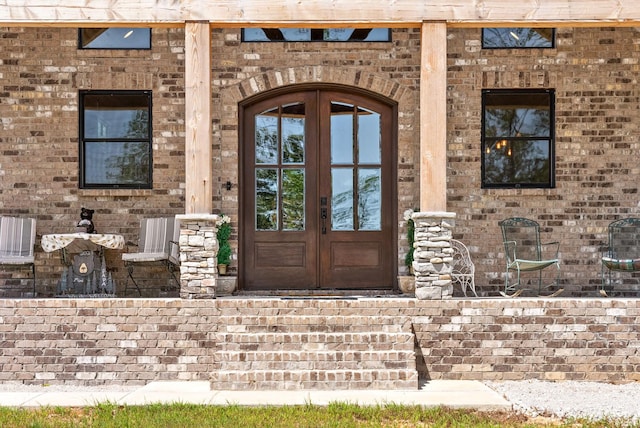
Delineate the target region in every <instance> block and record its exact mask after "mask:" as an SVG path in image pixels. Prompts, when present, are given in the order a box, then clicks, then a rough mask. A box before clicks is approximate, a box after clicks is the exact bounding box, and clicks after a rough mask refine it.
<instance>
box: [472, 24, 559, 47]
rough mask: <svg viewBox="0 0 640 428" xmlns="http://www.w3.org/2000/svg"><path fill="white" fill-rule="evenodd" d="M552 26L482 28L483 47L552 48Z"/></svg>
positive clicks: (553, 40)
mask: <svg viewBox="0 0 640 428" xmlns="http://www.w3.org/2000/svg"><path fill="white" fill-rule="evenodd" d="M555 33H556V32H555V29H554V28H529V27H518V28H513V27H504V28H483V29H482V48H483V49H532V48H554V47H555Z"/></svg>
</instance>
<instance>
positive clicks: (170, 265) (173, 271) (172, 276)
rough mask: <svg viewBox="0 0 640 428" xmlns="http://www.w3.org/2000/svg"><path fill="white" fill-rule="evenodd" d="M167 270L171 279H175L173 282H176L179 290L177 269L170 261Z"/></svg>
mask: <svg viewBox="0 0 640 428" xmlns="http://www.w3.org/2000/svg"><path fill="white" fill-rule="evenodd" d="M167 270H168V271H169V273H170V274H171V278H173V280H174V281H175V282H176V286H177V289H178V290H179V289H180V280H179V279H178V277H177V276H176V273H175V272H176V268H175V266H174V265H173V263H171V262H170V261H167Z"/></svg>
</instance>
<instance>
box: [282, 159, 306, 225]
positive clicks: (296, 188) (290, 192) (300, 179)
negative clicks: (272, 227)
mask: <svg viewBox="0 0 640 428" xmlns="http://www.w3.org/2000/svg"><path fill="white" fill-rule="evenodd" d="M282 230H304V169H302V168H300V169H285V170H283V171H282Z"/></svg>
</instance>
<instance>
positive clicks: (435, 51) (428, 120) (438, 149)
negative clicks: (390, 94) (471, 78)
mask: <svg viewBox="0 0 640 428" xmlns="http://www.w3.org/2000/svg"><path fill="white" fill-rule="evenodd" d="M446 210H447V24H446V23H444V22H423V23H422V29H421V64H420V211H422V212H427V211H432V212H433V211H442V212H444V211H446Z"/></svg>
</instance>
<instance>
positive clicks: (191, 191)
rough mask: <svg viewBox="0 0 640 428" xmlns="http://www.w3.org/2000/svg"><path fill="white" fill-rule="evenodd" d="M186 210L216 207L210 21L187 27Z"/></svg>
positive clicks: (205, 211) (185, 51)
mask: <svg viewBox="0 0 640 428" xmlns="http://www.w3.org/2000/svg"><path fill="white" fill-rule="evenodd" d="M184 54H185V59H184V63H185V79H184V80H185V145H184V150H185V186H186V188H185V212H186V213H187V214H196V213H200V214H206V213H211V212H212V209H213V197H212V192H213V190H212V184H213V183H212V166H213V160H212V148H211V143H212V129H211V95H212V94H211V29H210V28H209V22H208V21H197V22H196V21H189V22H187V23H186V26H185V46H184Z"/></svg>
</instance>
